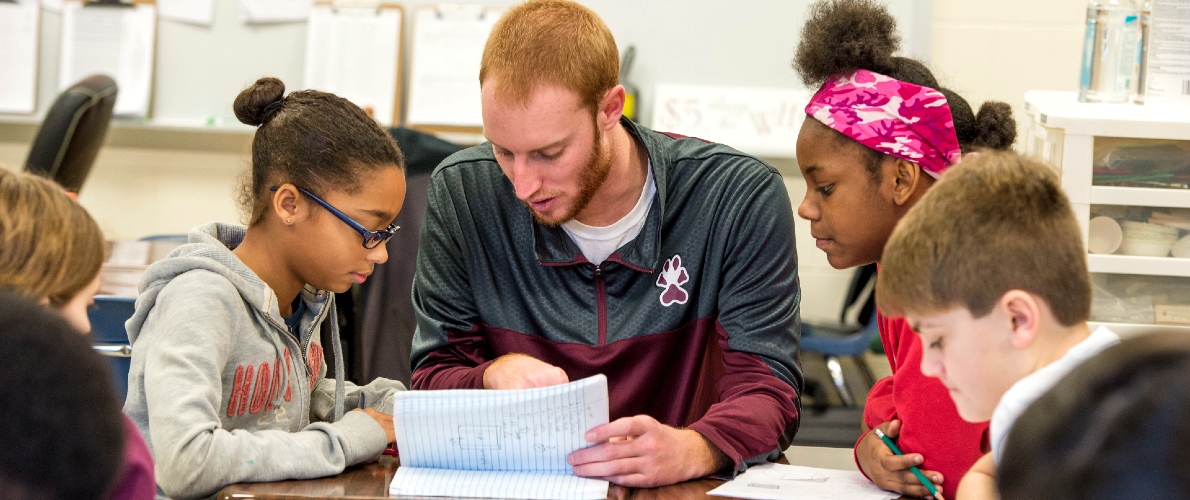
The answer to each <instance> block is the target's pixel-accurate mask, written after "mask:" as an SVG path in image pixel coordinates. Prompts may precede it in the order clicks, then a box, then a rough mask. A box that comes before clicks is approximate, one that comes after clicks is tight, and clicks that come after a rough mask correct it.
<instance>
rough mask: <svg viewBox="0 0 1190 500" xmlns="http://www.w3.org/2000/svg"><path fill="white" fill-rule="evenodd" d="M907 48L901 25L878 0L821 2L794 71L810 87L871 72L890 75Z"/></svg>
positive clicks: (810, 16)
mask: <svg viewBox="0 0 1190 500" xmlns="http://www.w3.org/2000/svg"><path fill="white" fill-rule="evenodd" d="M900 45H901V37H900V35H898V34H897V20H896V18H894V17H893V16H892V14H891V13H889V11H888V9H887V8H885V7H884V6H883V5H881V4H880V3H877V2H876V1H874V0H820V1H818V2H815V3H814V4H813V5H811V6H810V12H809V14H808V15H807V17H806V24H805V25H804V26H803V27H802V34H801V41H800V42H798V46H797V54H796V55H795V56H794V58H793V67H794V69H796V70H797V72H798V75H799V76H801V78H802V82H804V83H805V84H806V85H807V86H810V87H818V86H819V85H822V83H823V82H825V81H826V80H827V79H828V78H830V77H832V76H835V75H840V74H845V73H850V72H852V71H855V70H857V69H866V70H869V71H875V72H877V73H882V74H889V73H890V72H892V70H893V69H895V67H896V61H895V60H894V59H893V53H894V52H896V51H897V49H898V48H899V47H900Z"/></svg>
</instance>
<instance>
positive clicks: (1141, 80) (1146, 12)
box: [1132, 0, 1153, 104]
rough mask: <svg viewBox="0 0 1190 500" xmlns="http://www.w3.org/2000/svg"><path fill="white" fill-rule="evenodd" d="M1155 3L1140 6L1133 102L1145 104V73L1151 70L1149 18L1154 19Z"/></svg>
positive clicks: (1149, 2)
mask: <svg viewBox="0 0 1190 500" xmlns="http://www.w3.org/2000/svg"><path fill="white" fill-rule="evenodd" d="M1152 13H1153V2H1152V1H1151V0H1144V2H1143V3H1141V6H1140V57H1139V58H1137V61H1138V64H1139V66H1138V67H1137V68H1136V85H1134V86H1133V91H1132V102H1133V103H1135V104H1144V103H1145V85H1146V83H1145V73H1146V71H1147V70H1148V68H1149V18H1150V17H1152Z"/></svg>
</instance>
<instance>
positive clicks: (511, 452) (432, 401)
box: [393, 375, 608, 472]
mask: <svg viewBox="0 0 1190 500" xmlns="http://www.w3.org/2000/svg"><path fill="white" fill-rule="evenodd" d="M606 384H607V378H606V377H603V376H602V375H598V376H595V377H591V378H589V379H583V380H580V381H576V382H572V383H570V384H566V385H560V386H554V387H545V388H539V389H527V390H517V391H475V390H457V391H455V390H452V391H408V392H403V393H399V394H398V395H397V397H396V402H395V404H394V411H393V422H394V424H395V427H396V431H397V444H398V447H399V448H400V453H401V463H402V465H407V466H410V467H431V468H441V469H459V470H523V471H538V472H569V471H570V465H569V464H567V463H566V456H567V455H568V454H570V453H571V452H573V451H574V450H578V449H580V448H585V447H586V446H588V443H587V442H586V440H585V439H584V437H583V436H584V434H585V433H586V432H587V431H588V430H590V429H592V428H594V427H595V426H597V425H600V424H604V423H607V421H608V402H607V385H606ZM419 393H420V394H419ZM403 436H404V437H403Z"/></svg>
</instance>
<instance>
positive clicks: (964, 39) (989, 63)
mask: <svg viewBox="0 0 1190 500" xmlns="http://www.w3.org/2000/svg"><path fill="white" fill-rule="evenodd" d="M1086 8H1087V2H1086V0H996V1H987V0H934V23H933V32H934V36H933V40H932V43H931V47H930V48H931V58H930V61H929V63H930V68H931V69H932V70H933V71H934V72H935V73H936V74H937V75H938V78H939V80H940V83H942V85H944V86H946V87H947V88H950V89H952V90H954V91H956V92H958V93H959V94H960V95H962V96H963V97H964V98H966V99H967V101H968V102H969V103H971V107H972V108H973V109H979V105H980V104H981V103H983V102H984V101H987V100H998V101H1004V102H1007V103H1009V104H1011V105H1012V106H1013V107H1014V108H1015V109H1016V119H1017V123H1018V127H1019V126H1020V124H1021V123H1023V121H1024V115H1022V114H1021V107H1022V105H1023V101H1024V94H1025V91H1026V90H1031V89H1040V90H1076V89H1077V88H1078V76H1079V61H1080V60H1081V58H1082V50H1083V33H1084V32H1085V29H1084V27H1085V22H1086ZM1017 145H1018V147H1020V145H1021V143H1020V142H1018V144H1017Z"/></svg>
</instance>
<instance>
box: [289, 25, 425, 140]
mask: <svg viewBox="0 0 1190 500" xmlns="http://www.w3.org/2000/svg"><path fill="white" fill-rule="evenodd" d="M401 23H402V20H401V11H400V10H399V9H376V8H375V7H372V8H349V7H341V8H338V9H337V12H336V9H333V8H331V7H330V6H316V7H314V9H313V10H311V11H310V21H309V23H308V24H307V25H306V26H307V27H306V75H305V76H306V85H305V86H306V88H311V89H317V90H321V91H324V92H331V93H333V94H336V95H339V96H340V97H343V98H344V99H347V100H348V101H351V102H353V103H355V105H356V106H359V107H361V108H364V109H369V108H370V109H371V110H372V116H373V117H375V118H376V119H377V120H378V121H379V122H380V123H381V124H382V125H384V126H386V127H391V126H393V125H395V123H394V115H395V110H396V107H397V55H398V54H399V51H400V50H401Z"/></svg>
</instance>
